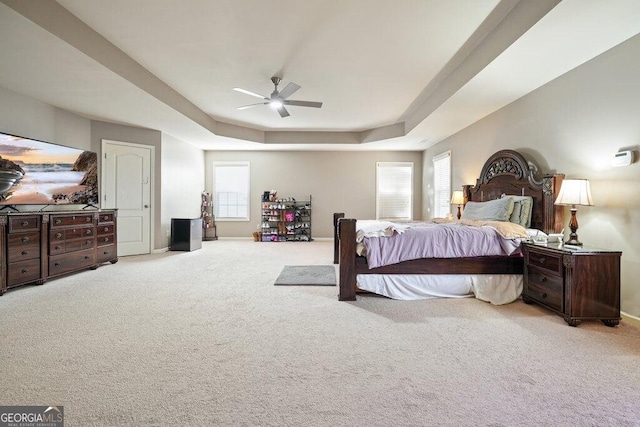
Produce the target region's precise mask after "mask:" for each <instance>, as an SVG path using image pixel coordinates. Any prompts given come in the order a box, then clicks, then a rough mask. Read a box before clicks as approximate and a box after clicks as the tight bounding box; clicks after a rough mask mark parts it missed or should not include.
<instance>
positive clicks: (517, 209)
mask: <svg viewBox="0 0 640 427" xmlns="http://www.w3.org/2000/svg"><path fill="white" fill-rule="evenodd" d="M521 214H522V203H520V201H516V200H514V201H513V212H511V216H510V217H509V222H513V223H516V224H520V215H521ZM520 225H522V224H520Z"/></svg>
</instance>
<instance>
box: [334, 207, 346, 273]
mask: <svg viewBox="0 0 640 427" xmlns="http://www.w3.org/2000/svg"><path fill="white" fill-rule="evenodd" d="M340 218H344V214H343V213H334V214H333V263H334V264H338V263H339V262H340V236H339V235H338V220H339V219H340Z"/></svg>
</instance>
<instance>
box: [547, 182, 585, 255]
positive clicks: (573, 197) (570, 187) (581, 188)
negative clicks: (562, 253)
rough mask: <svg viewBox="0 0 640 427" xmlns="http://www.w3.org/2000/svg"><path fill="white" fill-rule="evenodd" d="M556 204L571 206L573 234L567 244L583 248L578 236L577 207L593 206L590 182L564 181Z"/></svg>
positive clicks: (570, 226)
mask: <svg viewBox="0 0 640 427" xmlns="http://www.w3.org/2000/svg"><path fill="white" fill-rule="evenodd" d="M555 204H556V205H570V206H571V221H569V228H570V229H571V234H569V240H567V241H566V242H565V243H566V244H567V245H576V246H582V242H580V241H579V240H578V235H577V234H576V231H577V230H578V218H577V216H576V212H577V210H578V209H577V208H576V205H582V206H593V199H592V198H591V187H590V186H589V181H588V180H586V179H565V180H564V181H562V185H561V186H560V192H559V193H558V198H557V199H556V201H555Z"/></svg>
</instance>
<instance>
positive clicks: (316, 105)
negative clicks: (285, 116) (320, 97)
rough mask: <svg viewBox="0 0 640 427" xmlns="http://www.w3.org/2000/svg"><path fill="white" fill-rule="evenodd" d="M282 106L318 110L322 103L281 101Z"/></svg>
mask: <svg viewBox="0 0 640 427" xmlns="http://www.w3.org/2000/svg"><path fill="white" fill-rule="evenodd" d="M282 103H283V104H284V105H296V106H298V107H313V108H320V107H322V102H313V101H293V100H291V101H287V100H285V101H282Z"/></svg>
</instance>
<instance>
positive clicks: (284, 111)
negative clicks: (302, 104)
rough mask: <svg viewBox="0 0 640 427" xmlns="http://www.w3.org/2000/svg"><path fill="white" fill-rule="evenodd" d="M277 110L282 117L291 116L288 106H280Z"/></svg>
mask: <svg viewBox="0 0 640 427" xmlns="http://www.w3.org/2000/svg"><path fill="white" fill-rule="evenodd" d="M277 110H278V113H280V117H289V112H288V111H287V109H286V108H284V106H282V107H279V108H278V109H277Z"/></svg>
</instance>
